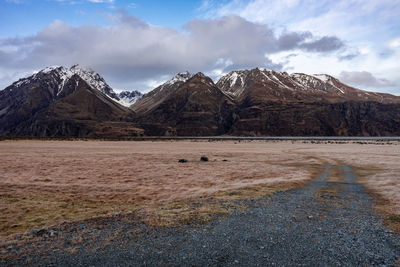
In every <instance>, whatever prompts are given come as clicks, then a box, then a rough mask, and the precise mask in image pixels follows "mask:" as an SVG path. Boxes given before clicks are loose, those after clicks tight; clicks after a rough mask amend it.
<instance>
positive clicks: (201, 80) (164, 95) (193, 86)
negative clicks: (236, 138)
mask: <svg viewBox="0 0 400 267" xmlns="http://www.w3.org/2000/svg"><path fill="white" fill-rule="evenodd" d="M132 109H133V110H135V111H136V112H138V119H137V121H138V122H139V124H140V125H141V126H142V127H143V128H144V129H145V133H146V134H148V135H180V136H206V135H221V134H224V133H226V132H227V131H228V130H229V128H230V126H231V125H232V114H233V111H234V109H235V104H234V102H232V100H231V99H230V98H229V97H228V96H226V95H225V94H224V93H223V92H222V91H221V90H220V89H219V88H218V87H217V86H216V85H215V84H214V82H213V81H212V80H211V79H210V78H209V77H207V76H205V75H204V74H203V73H200V72H199V73H197V74H195V75H193V76H192V75H190V74H189V73H180V74H178V75H177V76H175V77H174V78H173V79H172V80H170V81H168V82H166V83H164V84H163V85H161V86H159V87H158V88H156V89H155V90H154V91H152V92H150V93H149V94H147V95H145V96H144V97H143V98H142V99H141V100H140V101H138V102H137V103H136V104H134V105H133V106H132Z"/></svg>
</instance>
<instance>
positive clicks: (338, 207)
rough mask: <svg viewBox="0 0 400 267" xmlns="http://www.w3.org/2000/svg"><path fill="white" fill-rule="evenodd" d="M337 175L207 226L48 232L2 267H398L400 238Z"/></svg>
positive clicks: (359, 191) (101, 223)
mask: <svg viewBox="0 0 400 267" xmlns="http://www.w3.org/2000/svg"><path fill="white" fill-rule="evenodd" d="M329 168H330V167H329V166H327V167H326V170H325V173H324V174H322V175H321V176H320V177H319V178H318V179H316V180H314V181H313V182H311V183H309V184H308V185H306V186H303V187H298V188H295V189H292V190H288V191H285V192H278V193H276V194H274V195H272V196H266V197H264V198H262V199H257V200H255V199H249V200H246V201H240V202H241V204H245V205H246V206H248V207H249V208H248V209H236V210H235V211H234V212H233V213H232V214H231V215H229V216H228V217H224V218H217V219H215V220H213V221H211V222H210V223H208V224H205V225H189V226H182V227H178V228H164V227H160V228H152V227H149V226H146V225H144V224H141V223H138V222H137V221H138V220H137V218H136V217H135V215H134V214H133V215H120V214H119V215H115V216H113V217H110V218H103V219H93V220H88V221H85V222H79V223H71V224H66V225H61V226H59V227H58V228H54V229H47V230H46V231H42V236H40V237H37V238H36V239H32V241H30V242H28V243H25V244H24V245H16V244H15V245H13V246H11V247H8V248H4V249H6V250H7V253H8V254H7V255H8V256H9V257H8V258H7V257H4V258H3V257H2V261H0V264H1V265H5V266H8V265H35V266H36V265H43V266H44V265H57V266H127V265H133V266H137V265H140V266H143V265H150V266H151V265H171V266H178V265H179V266H182V265H183V266H189V265H190V266H204V265H223V266H226V265H228V266H231V265H232V266H236V265H237V266H243V265H245V266H294V265H295V266H394V265H396V261H398V260H399V258H400V236H399V235H398V234H396V233H393V232H392V231H390V230H388V228H387V227H386V226H385V225H384V224H383V222H382V218H381V217H379V216H378V215H377V213H376V212H375V211H374V209H373V206H374V202H373V200H372V199H371V198H370V197H369V196H368V195H367V194H366V192H365V191H364V189H363V187H362V186H361V185H360V184H358V183H356V182H355V179H356V176H355V175H354V174H353V172H352V170H351V168H350V167H347V166H343V167H342V168H343V169H344V177H343V178H344V180H343V182H327V181H326V179H327V178H328V176H329ZM135 218H136V219H135ZM51 233H53V234H51ZM36 234H37V232H36ZM19 238H22V237H19ZM3 256H4V253H3Z"/></svg>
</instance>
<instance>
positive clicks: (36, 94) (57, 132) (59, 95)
mask: <svg viewBox="0 0 400 267" xmlns="http://www.w3.org/2000/svg"><path fill="white" fill-rule="evenodd" d="M73 68H76V66H75V67H72V68H71V69H73ZM71 69H69V70H71ZM65 70H66V69H65V68H63V67H58V68H51V69H45V70H43V71H40V72H38V73H36V74H34V75H32V76H31V77H28V78H24V79H21V80H19V81H18V82H16V83H14V84H12V85H11V86H9V87H7V88H6V89H4V90H2V91H0V135H23V136H80V137H84V136H91V137H97V136H108V135H109V133H108V132H112V133H111V135H110V136H112V135H116V136H118V135H120V134H119V132H121V131H122V132H126V131H127V130H125V129H123V128H129V129H130V130H129V132H130V133H131V134H135V133H134V132H133V131H132V127H133V126H132V123H130V122H129V121H130V120H132V118H133V116H134V113H133V111H131V110H130V109H128V108H126V107H124V106H122V105H120V104H118V103H117V102H116V101H115V99H114V98H113V95H114V94H115V93H114V92H113V91H112V89H111V88H110V87H108V86H107V85H106V83H105V82H102V81H104V80H103V79H102V78H101V77H100V76H99V75H98V74H97V75H92V74H93V73H82V72H81V71H79V72H77V73H71V72H67V71H65ZM69 70H68V71H69ZM64 74H65V75H64ZM82 77H83V78H82ZM88 77H89V78H90V77H95V78H96V80H93V79H89V78H88ZM99 77H100V78H99ZM84 78H85V79H84ZM87 80H89V83H88V82H87ZM115 95H116V94H115ZM111 122H118V125H117V127H114V126H113V127H111V126H107V125H108V124H110V123H111ZM111 124H112V125H115V123H111ZM107 127H108V128H110V127H111V128H112V129H111V130H110V129H108V128H107ZM134 128H135V127H134ZM107 129H108V130H107ZM107 131H108V132H107ZM135 131H136V132H137V133H138V134H140V130H139V129H137V130H135Z"/></svg>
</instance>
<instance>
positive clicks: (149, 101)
mask: <svg viewBox="0 0 400 267" xmlns="http://www.w3.org/2000/svg"><path fill="white" fill-rule="evenodd" d="M191 77H192V74H190V73H189V72H187V71H186V72H181V73H178V74H177V75H175V77H173V78H172V79H171V80H169V81H167V82H165V83H163V84H162V85H160V86H158V87H157V88H155V89H154V90H152V91H150V92H149V93H147V94H145V95H144V96H143V97H142V98H141V99H139V100H138V101H137V102H136V103H134V104H133V105H132V106H131V108H132V109H133V110H134V111H135V112H137V113H139V114H144V113H146V112H149V111H151V110H152V109H154V108H156V107H157V106H158V105H159V104H161V103H162V102H163V101H164V100H165V99H167V98H168V97H169V96H170V95H171V94H173V93H174V92H175V91H176V90H177V89H178V88H179V86H181V85H182V84H183V83H185V82H186V81H187V80H189V79H190V78H191Z"/></svg>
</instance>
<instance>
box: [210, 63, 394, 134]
mask: <svg viewBox="0 0 400 267" xmlns="http://www.w3.org/2000/svg"><path fill="white" fill-rule="evenodd" d="M217 85H218V86H219V88H221V90H222V91H224V92H225V93H227V94H229V95H230V96H231V97H232V98H234V99H235V100H236V101H237V103H238V106H239V108H238V109H237V113H236V121H235V123H234V124H233V125H232V127H231V129H230V131H229V134H231V135H250V136H252V135H255V136H260V135H266V136H318V135H319V136H333V135H338V136H346V135H350V136H371V135H372V136H379V135H399V133H400V126H399V124H398V122H400V98H399V97H396V96H393V95H389V94H380V93H372V92H366V91H362V90H358V89H355V88H352V87H350V86H347V85H345V84H343V83H341V82H340V81H339V80H337V79H335V78H333V77H331V76H329V75H324V74H323V75H306V74H300V73H295V74H292V75H289V74H287V73H285V72H283V73H279V72H275V71H268V70H260V69H253V70H245V71H234V72H231V73H229V74H228V75H226V76H224V77H222V78H221V79H220V80H219V81H218V83H217Z"/></svg>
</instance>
